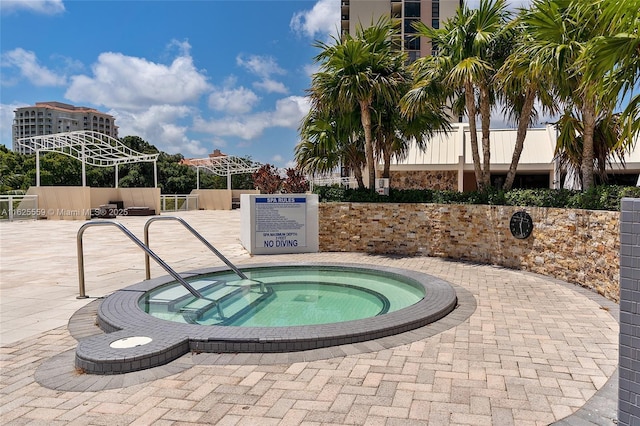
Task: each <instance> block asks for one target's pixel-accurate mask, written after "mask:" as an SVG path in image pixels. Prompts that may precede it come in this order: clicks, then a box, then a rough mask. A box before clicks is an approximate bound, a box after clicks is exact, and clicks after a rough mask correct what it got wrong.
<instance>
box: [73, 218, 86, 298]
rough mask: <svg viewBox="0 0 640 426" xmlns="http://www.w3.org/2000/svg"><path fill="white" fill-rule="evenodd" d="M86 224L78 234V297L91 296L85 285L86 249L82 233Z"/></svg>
mask: <svg viewBox="0 0 640 426" xmlns="http://www.w3.org/2000/svg"><path fill="white" fill-rule="evenodd" d="M84 229H85V228H84V225H83V226H82V227H80V229H79V230H78V235H77V237H76V238H77V242H76V244H77V251H78V286H79V295H78V297H76V299H86V298H88V297H89V296H87V294H86V293H85V286H84V250H83V248H82V234H83V233H84Z"/></svg>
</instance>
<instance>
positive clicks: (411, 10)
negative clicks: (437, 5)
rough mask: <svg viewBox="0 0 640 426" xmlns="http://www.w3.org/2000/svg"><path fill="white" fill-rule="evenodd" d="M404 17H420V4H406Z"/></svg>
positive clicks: (411, 2) (408, 2)
mask: <svg viewBox="0 0 640 426" xmlns="http://www.w3.org/2000/svg"><path fill="white" fill-rule="evenodd" d="M404 16H405V17H406V18H419V17H420V2H413V1H407V2H405V3H404Z"/></svg>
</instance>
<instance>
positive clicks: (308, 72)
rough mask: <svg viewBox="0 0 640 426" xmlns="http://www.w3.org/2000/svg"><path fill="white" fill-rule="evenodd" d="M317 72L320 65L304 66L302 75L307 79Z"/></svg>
mask: <svg viewBox="0 0 640 426" xmlns="http://www.w3.org/2000/svg"><path fill="white" fill-rule="evenodd" d="M318 71H320V64H307V65H305V66H304V73H305V74H306V75H308V76H309V77H311V76H312V75H314V74H315V73H317V72H318Z"/></svg>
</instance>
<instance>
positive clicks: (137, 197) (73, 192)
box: [27, 186, 160, 220]
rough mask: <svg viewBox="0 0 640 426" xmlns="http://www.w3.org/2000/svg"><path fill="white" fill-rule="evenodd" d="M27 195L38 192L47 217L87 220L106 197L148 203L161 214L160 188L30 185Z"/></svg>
mask: <svg viewBox="0 0 640 426" xmlns="http://www.w3.org/2000/svg"><path fill="white" fill-rule="evenodd" d="M27 194H28V195H37V196H38V209H40V210H43V211H44V212H45V215H43V216H41V217H43V218H47V219H65V220H87V219H91V209H92V208H98V207H100V206H101V205H103V204H108V203H109V201H123V204H124V208H127V207H149V208H152V209H155V211H156V214H160V188H90V187H88V186H39V187H36V186H32V187H30V188H29V189H28V191H27Z"/></svg>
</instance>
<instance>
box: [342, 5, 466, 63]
mask: <svg viewBox="0 0 640 426" xmlns="http://www.w3.org/2000/svg"><path fill="white" fill-rule="evenodd" d="M340 2H341V30H342V33H343V34H345V33H348V34H351V35H355V33H356V28H357V27H358V26H362V27H365V28H366V27H368V26H370V25H371V24H375V23H376V22H377V21H378V19H380V17H382V16H386V17H389V18H390V19H391V20H392V21H393V22H395V23H396V24H397V25H398V28H399V30H400V37H401V40H402V49H403V50H404V51H405V52H407V55H408V57H409V61H410V62H413V61H415V60H416V59H418V58H420V57H422V56H427V55H429V54H431V45H430V43H428V42H426V41H425V40H424V39H421V38H419V37H416V30H415V29H414V28H413V23H414V22H416V21H422V22H423V23H424V24H425V25H427V26H429V27H432V28H440V24H441V23H442V22H444V21H446V20H447V19H449V18H450V17H452V16H453V15H454V14H455V12H456V10H457V8H458V7H459V6H460V5H461V4H462V0H340Z"/></svg>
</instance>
